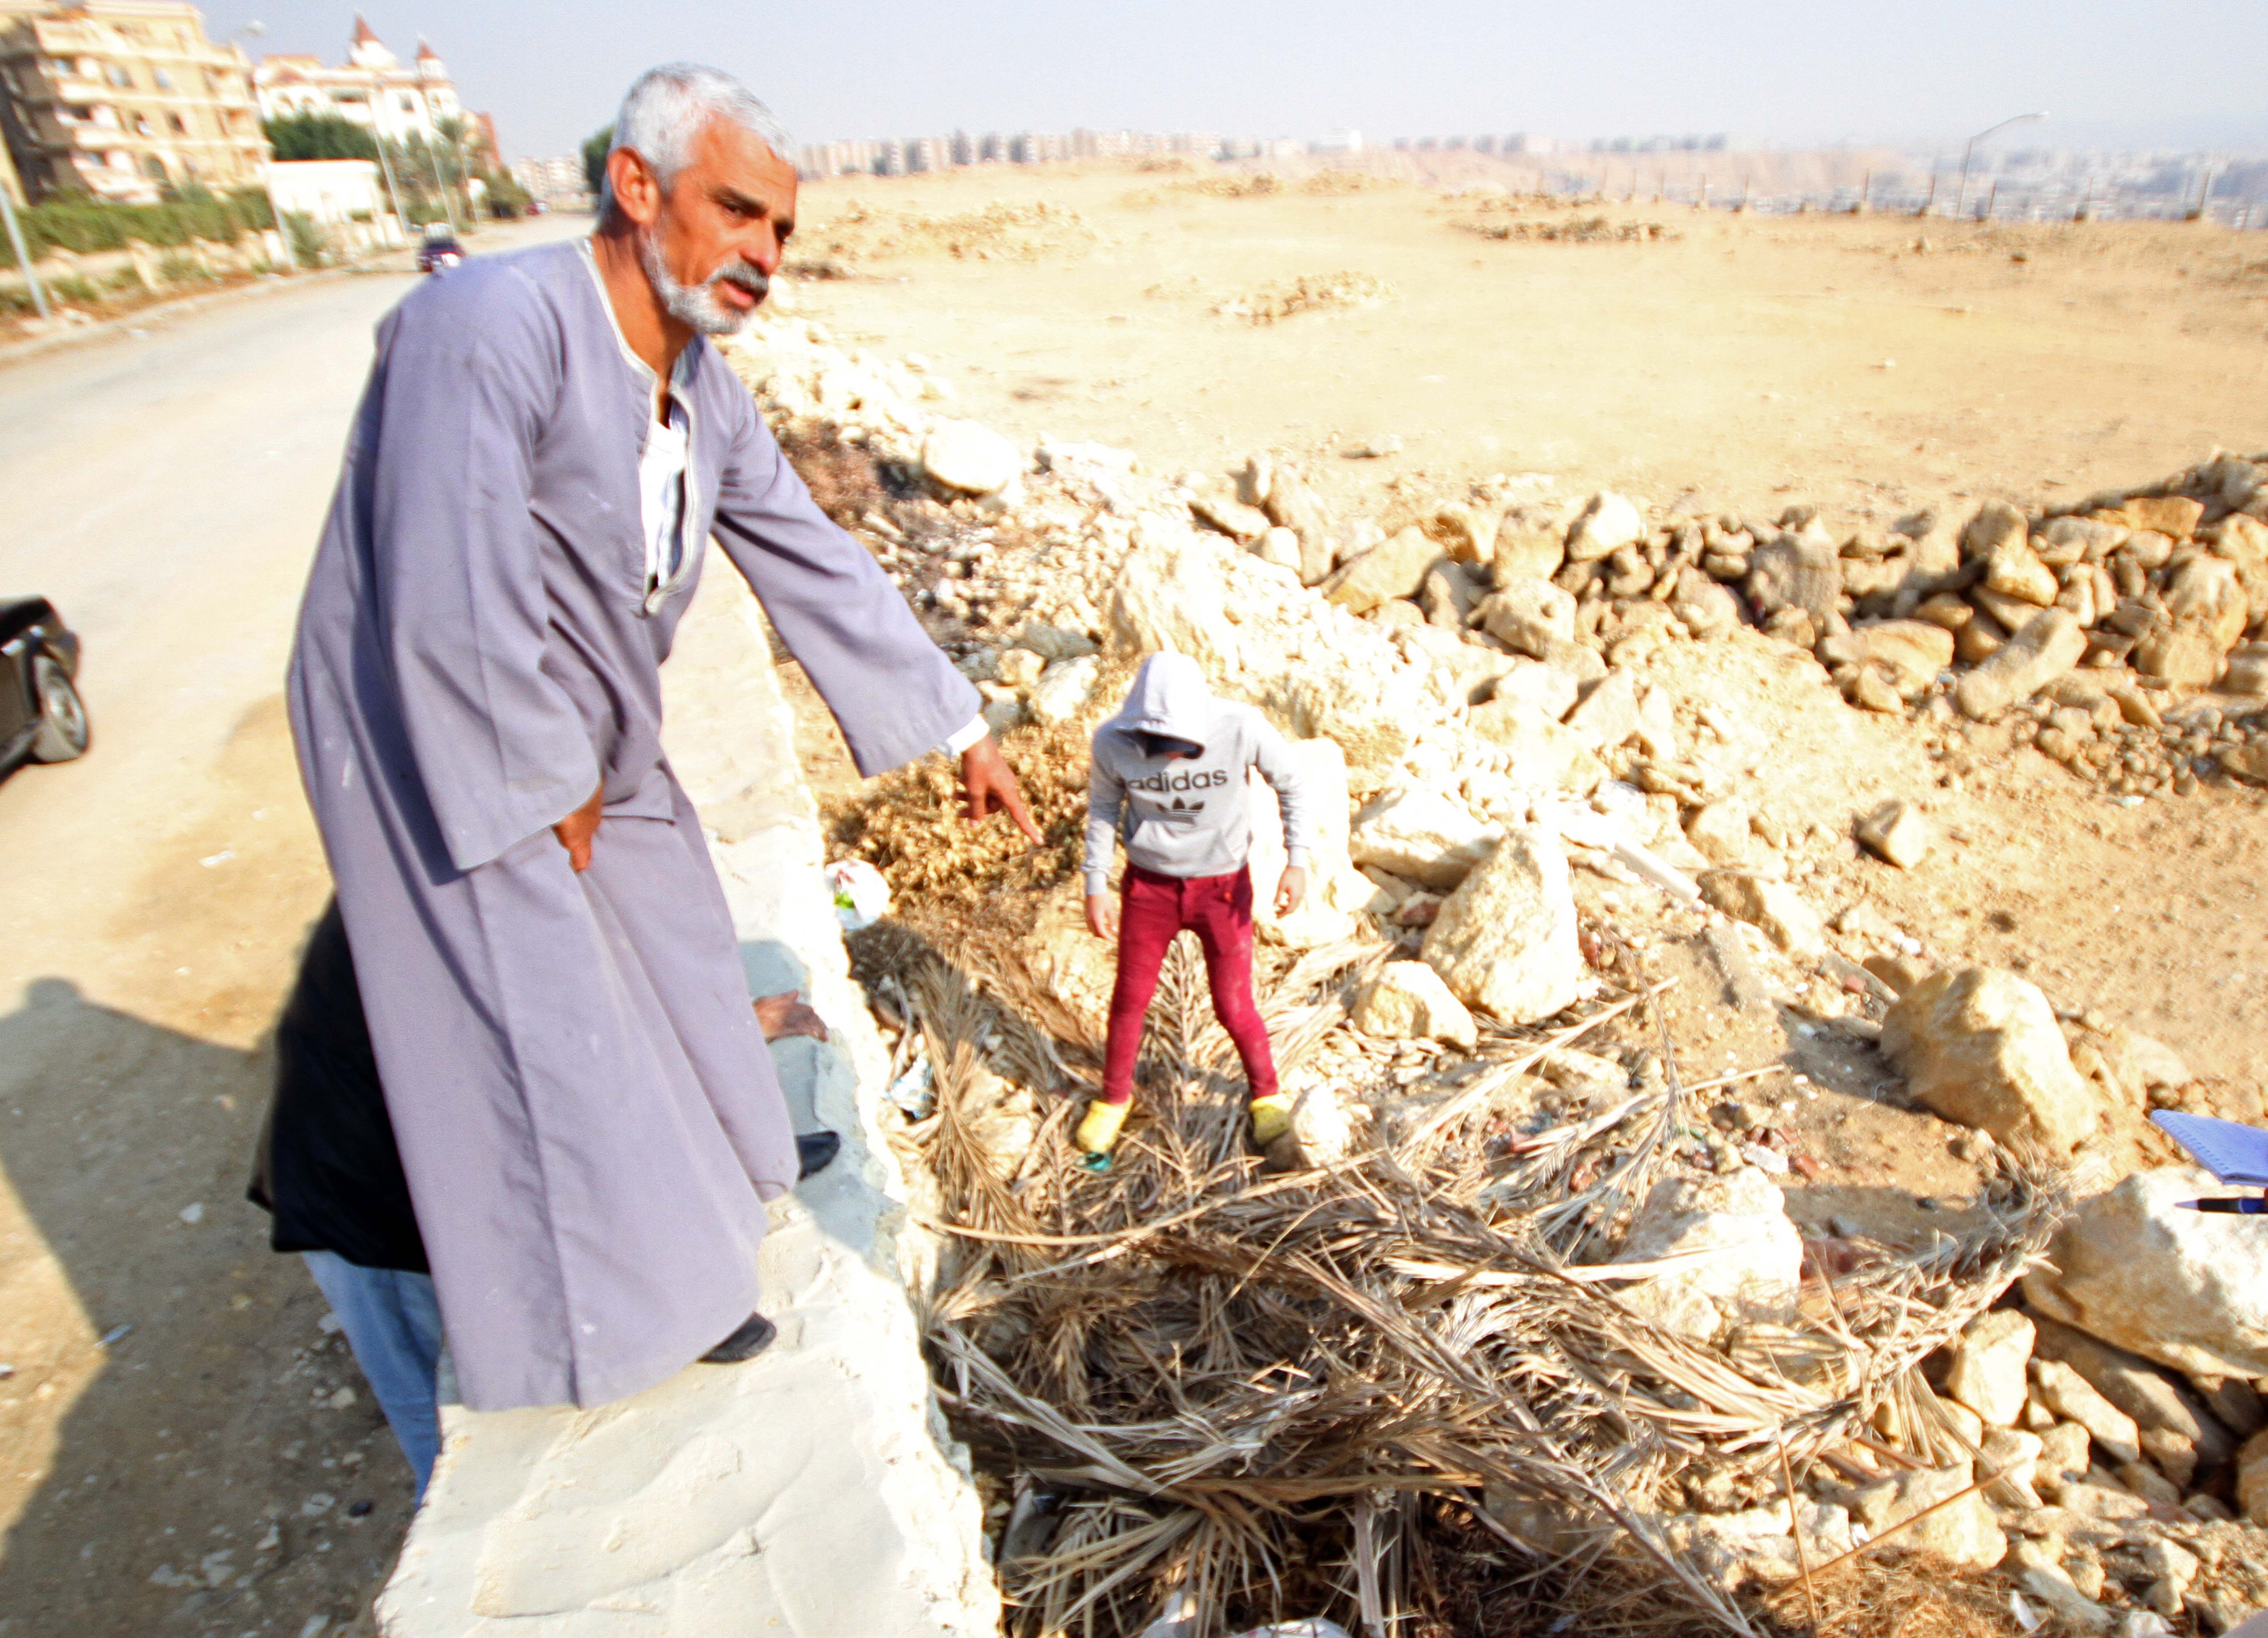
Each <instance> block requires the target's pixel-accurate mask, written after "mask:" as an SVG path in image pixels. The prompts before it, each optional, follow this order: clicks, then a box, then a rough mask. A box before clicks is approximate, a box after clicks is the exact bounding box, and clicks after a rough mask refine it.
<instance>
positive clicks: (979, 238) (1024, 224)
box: [802, 200, 1101, 277]
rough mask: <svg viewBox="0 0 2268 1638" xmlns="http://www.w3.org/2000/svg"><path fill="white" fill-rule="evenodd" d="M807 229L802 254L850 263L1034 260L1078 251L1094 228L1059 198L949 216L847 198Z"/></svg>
mask: <svg viewBox="0 0 2268 1638" xmlns="http://www.w3.org/2000/svg"><path fill="white" fill-rule="evenodd" d="M814 237H815V239H816V240H817V242H816V243H815V244H812V245H810V246H808V247H806V248H805V249H804V250H803V251H802V255H803V256H804V257H806V258H809V259H811V260H814V261H816V262H836V263H840V262H850V263H852V264H854V265H855V264H857V263H858V262H876V261H883V260H887V258H889V257H893V256H916V255H948V256H953V257H954V258H956V259H960V258H966V259H968V260H970V261H975V262H1039V261H1044V260H1047V259H1049V258H1051V257H1070V256H1081V255H1086V252H1087V251H1088V250H1090V249H1091V248H1093V247H1094V245H1095V244H1096V243H1097V242H1098V241H1099V240H1100V238H1101V235H1100V234H1098V233H1097V232H1095V231H1094V228H1093V227H1091V226H1089V225H1087V222H1086V218H1084V217H1082V216H1080V215H1079V212H1078V211H1076V210H1065V209H1064V207H1062V206H1061V205H1053V204H1049V203H1045V202H1044V201H1042V202H1041V203H1035V204H1009V203H1004V202H1002V201H998V200H996V201H994V202H993V203H990V204H988V205H985V206H984V207H983V209H981V210H968V211H963V212H961V213H960V214H959V215H955V216H927V215H924V214H922V213H921V212H918V211H913V210H874V209H872V208H871V207H869V206H865V205H860V204H853V205H851V206H850V207H848V208H847V209H846V210H844V211H843V214H842V215H841V216H839V217H837V218H835V219H834V220H833V221H831V222H829V223H828V224H827V225H826V226H825V227H824V228H822V229H821V230H820V232H818V233H817V234H816V235H815V236H814ZM838 277H839V275H838Z"/></svg>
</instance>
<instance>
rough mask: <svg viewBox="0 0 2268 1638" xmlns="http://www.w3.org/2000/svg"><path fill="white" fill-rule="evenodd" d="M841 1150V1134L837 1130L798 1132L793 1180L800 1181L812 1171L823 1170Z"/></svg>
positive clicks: (833, 1161) (832, 1162) (833, 1160)
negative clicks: (795, 1167) (795, 1168)
mask: <svg viewBox="0 0 2268 1638" xmlns="http://www.w3.org/2000/svg"><path fill="white" fill-rule="evenodd" d="M842 1152H843V1134H842V1133H839V1132H806V1133H801V1134H799V1136H798V1137H797V1139H796V1140H795V1158H796V1166H797V1170H796V1174H795V1180H796V1181H797V1182H798V1183H801V1182H802V1181H803V1180H804V1179H805V1178H806V1177H810V1176H811V1175H812V1174H813V1173H814V1172H821V1171H825V1170H826V1169H828V1167H829V1166H831V1165H833V1164H834V1163H835V1157H836V1155H840V1154H841V1153H842Z"/></svg>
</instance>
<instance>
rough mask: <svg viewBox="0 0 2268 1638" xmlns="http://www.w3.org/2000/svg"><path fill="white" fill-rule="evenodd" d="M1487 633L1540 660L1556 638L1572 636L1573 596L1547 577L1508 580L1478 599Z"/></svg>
mask: <svg viewBox="0 0 2268 1638" xmlns="http://www.w3.org/2000/svg"><path fill="white" fill-rule="evenodd" d="M1476 612H1477V614H1478V616H1479V620H1480V623H1481V624H1482V626H1483V627H1484V628H1485V629H1486V630H1487V631H1488V634H1489V635H1490V636H1491V637H1492V638H1496V640H1497V641H1498V642H1499V643H1502V644H1503V645H1504V646H1506V648H1509V649H1511V650H1513V652H1514V653H1522V654H1528V655H1531V656H1533V657H1534V658H1535V659H1537V660H1542V659H1543V658H1544V657H1545V655H1546V654H1548V653H1550V652H1551V645H1552V644H1553V643H1555V642H1558V643H1571V642H1572V641H1574V639H1575V600H1574V599H1573V598H1572V597H1571V596H1569V595H1568V594H1566V593H1565V592H1563V591H1561V590H1560V589H1559V588H1558V587H1556V586H1554V585H1552V584H1551V582H1550V581H1549V580H1511V581H1507V582H1506V583H1505V584H1504V585H1502V586H1501V587H1499V589H1498V590H1496V591H1494V592H1491V594H1489V595H1488V596H1487V597H1485V598H1484V599H1483V600H1482V601H1481V605H1480V608H1479V609H1478V610H1477V611H1476Z"/></svg>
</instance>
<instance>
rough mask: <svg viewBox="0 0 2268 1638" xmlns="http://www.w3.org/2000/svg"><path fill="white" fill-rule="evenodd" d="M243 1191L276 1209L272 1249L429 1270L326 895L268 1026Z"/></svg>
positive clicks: (350, 962)
mask: <svg viewBox="0 0 2268 1638" xmlns="http://www.w3.org/2000/svg"><path fill="white" fill-rule="evenodd" d="M245 1196H246V1198H247V1199H249V1200H251V1202H252V1203H253V1204H254V1206H260V1207H261V1208H262V1209H263V1210H266V1211H268V1212H269V1213H271V1214H273V1215H274V1217H275V1220H276V1221H275V1225H274V1228H273V1229H272V1231H271V1232H270V1234H269V1244H270V1245H271V1246H273V1247H274V1248H275V1249H276V1251H335V1252H336V1253H338V1255H339V1256H341V1257H342V1258H346V1260H347V1261H348V1262H350V1263H354V1264H357V1265H359V1266H361V1267H364V1268H395V1269H401V1270H405V1271H407V1272H409V1273H416V1274H423V1273H431V1269H430V1268H429V1267H428V1266H427V1265H426V1261H425V1242H424V1240H423V1238H422V1237H421V1236H419V1234H418V1232H417V1219H416V1215H415V1214H413V1213H412V1212H411V1210H410V1206H409V1183H408V1181H407V1180H406V1179H404V1178H403V1177H402V1175H401V1153H400V1151H399V1150H397V1149H396V1148H395V1147H394V1123H393V1121H392V1120H390V1119H389V1118H387V1112H386V1094H385V1092H384V1091H383V1090H382V1089H381V1088H380V1087H379V1082H378V1059H377V1058H376V1057H375V1055H374V1054H373V1053H372V1051H371V1045H370V1027H369V1025H368V1024H367V1023H366V1022H365V1021H364V1018H363V1011H362V991H361V989H360V988H359V987H358V986H357V984H356V983H355V969H354V953H353V952H352V951H351V950H350V949H349V948H348V947H347V930H346V924H345V923H344V922H343V921H342V920H341V919H340V917H339V906H338V903H337V901H336V900H333V901H332V902H331V904H328V906H326V907H325V909H324V911H323V915H322V919H321V920H320V921H318V922H316V924H315V931H314V933H313V936H312V937H311V938H309V940H308V941H307V952H306V955H305V956H302V957H301V958H300V961H299V978H298V983H297V984H295V985H293V986H292V989H291V1000H289V1001H287V1002H285V1003H284V1018H283V1022H280V1023H279V1024H277V1025H276V1096H275V1098H274V1100H273V1101H272V1102H271V1103H269V1106H268V1119H267V1121H266V1122H265V1123H264V1124H263V1125H261V1129H260V1149H259V1153H258V1154H257V1155H255V1156H254V1160H253V1170H252V1186H251V1187H250V1188H248V1189H247V1190H246V1191H245Z"/></svg>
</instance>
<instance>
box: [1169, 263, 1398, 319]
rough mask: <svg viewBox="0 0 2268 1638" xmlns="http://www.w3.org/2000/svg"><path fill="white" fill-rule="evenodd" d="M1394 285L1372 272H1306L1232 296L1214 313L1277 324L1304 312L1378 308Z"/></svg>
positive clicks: (1390, 293)
mask: <svg viewBox="0 0 2268 1638" xmlns="http://www.w3.org/2000/svg"><path fill="white" fill-rule="evenodd" d="M1394 294H1395V291H1394V286H1393V285H1391V284H1388V283H1387V282H1386V281H1385V280H1384V279H1382V278H1379V277H1376V276H1375V275H1373V274H1369V273H1355V272H1339V273H1303V274H1301V275H1300V277H1297V278H1292V279H1286V280H1279V281H1278V282H1276V283H1274V284H1263V285H1262V286H1261V287H1260V288H1259V289H1257V290H1255V291H1248V292H1247V293H1246V294H1244V295H1241V296H1235V297H1232V298H1231V299H1228V300H1226V301H1224V302H1222V303H1221V304H1220V305H1219V306H1216V307H1215V308H1214V309H1213V311H1214V312H1215V313H1217V314H1220V315H1221V316H1222V317H1223V318H1229V319H1242V320H1243V321H1245V322H1246V323H1248V324H1274V323H1277V322H1278V321H1281V320H1284V319H1290V318H1296V317H1298V316H1299V315H1300V314H1303V313H1329V312H1333V311H1344V310H1347V309H1350V308H1359V307H1374V306H1378V305H1379V304H1380V303H1381V302H1383V301H1390V300H1392V299H1394Z"/></svg>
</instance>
